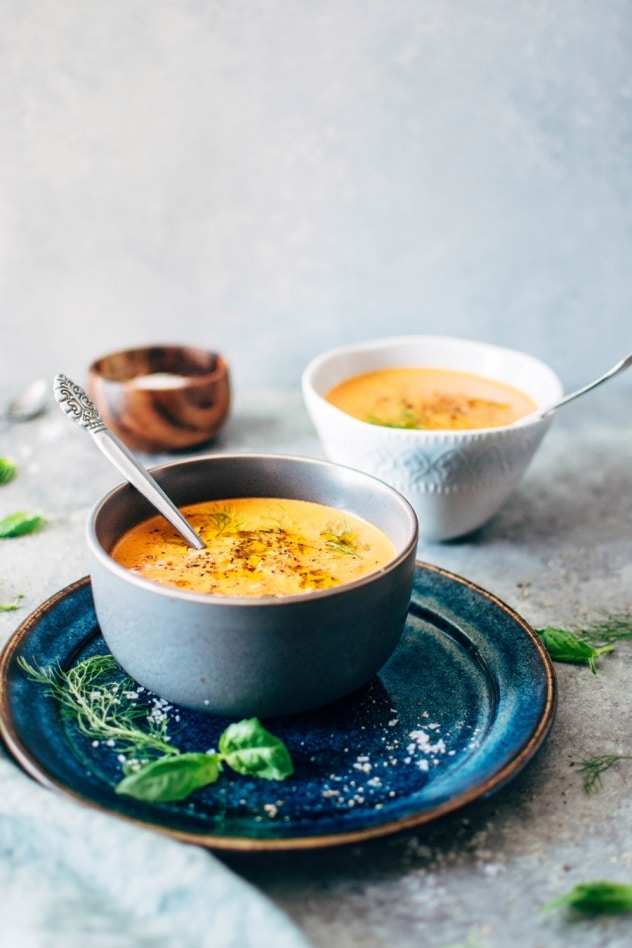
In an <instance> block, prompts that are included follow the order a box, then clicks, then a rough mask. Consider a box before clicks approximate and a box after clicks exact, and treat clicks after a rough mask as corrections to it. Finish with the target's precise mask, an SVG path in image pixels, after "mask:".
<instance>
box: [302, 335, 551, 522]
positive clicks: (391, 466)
mask: <svg viewBox="0 0 632 948" xmlns="http://www.w3.org/2000/svg"><path fill="white" fill-rule="evenodd" d="M412 365H418V366H435V367H442V368H448V369H459V370H463V371H467V372H474V373H476V374H479V375H486V376H489V377H490V378H493V379H496V380H498V381H500V382H506V383H509V384H511V385H514V386H516V387H517V388H520V389H522V390H523V391H524V392H526V393H527V394H528V395H529V396H530V397H531V398H532V399H533V400H534V401H535V403H536V405H537V406H538V407H545V406H546V405H548V404H550V403H551V402H552V401H554V400H555V399H557V398H559V397H560V396H561V394H562V384H561V382H560V379H559V378H558V376H557V375H556V374H555V372H553V370H552V369H551V368H550V367H549V366H548V365H546V364H545V363H543V362H541V361H540V360H538V359H535V358H534V357H532V356H530V355H528V354H526V353H522V352H517V351H515V350H512V349H504V348H502V347H500V346H495V345H491V344H487V343H481V342H475V341H472V340H466V339H457V338H452V337H447V336H394V337H390V338H386V339H378V340H372V341H370V342H366V343H360V344H358V345H351V346H344V347H340V348H337V349H333V350H330V351H329V352H325V353H323V354H321V355H319V356H317V357H316V358H314V359H313V360H312V361H311V362H310V363H309V364H308V365H307V367H306V368H305V370H304V372H303V378H302V390H303V397H304V400H305V405H306V407H307V410H308V412H309V415H310V417H311V419H312V421H313V423H314V426H315V428H316V430H317V432H318V435H319V437H320V440H321V442H322V445H323V449H324V451H325V453H326V455H327V457H328V458H329V459H330V460H333V461H336V462H338V463H340V464H346V465H349V466H351V467H355V468H358V469H359V470H363V471H367V472H368V473H370V474H373V475H374V476H376V477H379V478H381V479H382V480H384V481H385V482H386V483H388V484H390V485H391V486H393V487H395V488H396V489H397V490H399V491H401V493H403V494H404V495H405V496H406V497H407V498H408V500H409V501H410V502H411V504H412V505H413V507H414V508H415V511H416V513H417V516H418V518H419V531H420V538H421V539H424V540H430V541H435V540H448V539H453V538H455V537H459V536H463V535H465V534H467V533H470V532H471V531H473V530H475V529H476V528H478V527H480V526H482V525H483V524H484V523H485V522H486V521H487V520H489V519H490V517H492V516H493V515H494V514H495V513H496V512H497V511H498V510H499V508H500V507H501V506H502V505H503V504H504V503H505V501H506V500H507V499H508V497H509V496H510V494H511V493H512V492H513V490H514V489H515V488H516V486H517V485H518V483H519V481H520V479H521V478H522V476H523V474H524V472H525V470H526V469H527V467H528V465H529V464H530V462H531V459H532V458H533V455H534V454H535V452H536V450H537V448H538V446H539V444H540V442H541V440H542V438H543V437H544V435H545V433H546V431H547V429H548V427H549V425H550V422H551V418H546V419H541V418H538V417H537V416H534V417H533V418H529V419H524V420H522V421H520V422H517V423H515V424H513V425H508V426H506V427H503V428H487V429H478V430H475V431H418V430H410V429H397V428H387V427H383V426H379V425H372V424H368V423H366V422H363V421H360V420H358V419H356V418H353V417H351V416H350V415H348V414H346V413H345V412H342V411H340V410H339V409H338V408H335V407H334V406H333V405H331V404H330V403H329V402H327V401H326V399H325V395H326V394H327V392H328V391H330V389H331V388H332V387H333V386H334V385H336V384H337V383H338V382H341V381H343V379H345V378H349V377H350V376H352V375H357V374H360V373H362V372H370V371H373V370H376V369H381V368H387V367H394V366H412Z"/></svg>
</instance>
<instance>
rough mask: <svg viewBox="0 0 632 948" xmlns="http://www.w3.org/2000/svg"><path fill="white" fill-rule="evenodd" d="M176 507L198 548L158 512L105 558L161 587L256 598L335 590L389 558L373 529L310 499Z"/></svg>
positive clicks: (391, 550)
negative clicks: (194, 535) (200, 547)
mask: <svg viewBox="0 0 632 948" xmlns="http://www.w3.org/2000/svg"><path fill="white" fill-rule="evenodd" d="M181 509H182V512H183V513H184V515H185V516H186V517H187V519H188V521H189V523H190V524H191V526H192V527H193V529H194V530H195V531H196V533H198V534H199V536H200V537H201V538H202V539H203V540H204V542H205V543H206V548H205V549H203V550H193V549H191V548H190V547H189V546H188V545H187V543H186V542H185V541H184V540H183V539H182V538H181V537H180V535H179V534H178V533H176V532H175V530H174V529H173V527H171V526H170V524H169V523H167V521H166V520H164V518H163V517H161V516H159V515H157V516H155V517H152V518H150V519H149V520H145V521H144V522H143V523H139V524H137V525H136V526H135V527H132V529H131V530H129V531H128V532H127V533H126V534H125V535H124V536H123V537H122V538H121V539H120V540H119V541H118V542H117V544H116V545H115V547H114V549H113V550H112V552H111V554H110V555H111V556H112V558H113V559H114V560H116V561H117V563H120V564H121V565H122V566H125V567H126V568H127V569H130V570H132V571H133V572H135V573H138V574H139V575H140V576H142V577H144V578H145V579H149V580H153V581H155V582H157V583H163V584H164V585H167V586H176V587H178V588H179V589H188V590H192V591H193V592H202V593H211V594H215V595H221V596H240V597H241V596H249V597H255V596H290V595H296V594H299V593H306V592H309V591H310V590H313V589H325V588H327V587H329V586H338V585H340V584H341V583H347V582H351V581H352V580H355V579H358V578H359V577H361V576H364V575H366V574H368V573H371V572H373V571H374V570H377V569H379V568H380V567H382V566H384V565H385V564H386V563H388V562H389V561H390V560H392V559H393V557H394V555H395V547H394V545H393V543H392V542H391V540H390V538H389V537H388V536H387V535H386V534H385V533H384V532H383V531H382V530H380V529H378V527H376V526H374V525H373V524H371V523H369V522H368V521H366V520H363V519H362V518H360V517H356V516H355V515H353V514H349V513H344V512H343V511H341V510H338V509H336V508H334V507H328V506H325V505H324V504H318V503H313V502H311V501H305V500H284V499H280V498H276V497H241V498H236V499H231V500H219V501H217V500H216V501H205V502H203V503H198V504H191V505H189V506H185V507H182V508H181Z"/></svg>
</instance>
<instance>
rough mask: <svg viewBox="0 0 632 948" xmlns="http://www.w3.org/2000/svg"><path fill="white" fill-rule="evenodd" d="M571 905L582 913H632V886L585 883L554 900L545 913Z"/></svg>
mask: <svg viewBox="0 0 632 948" xmlns="http://www.w3.org/2000/svg"><path fill="white" fill-rule="evenodd" d="M562 905H570V906H571V907H572V908H574V909H577V910H578V911H581V912H590V913H594V914H597V913H603V912H632V886H631V885H624V884H623V883H618V882H584V883H581V884H580V885H576V886H575V888H573V889H571V890H570V892H566V893H565V894H564V895H561V896H559V898H557V899H553V900H552V901H551V902H549V903H548V904H547V905H545V906H544V909H543V911H545V912H548V911H549V910H550V909H554V908H559V907H560V906H562Z"/></svg>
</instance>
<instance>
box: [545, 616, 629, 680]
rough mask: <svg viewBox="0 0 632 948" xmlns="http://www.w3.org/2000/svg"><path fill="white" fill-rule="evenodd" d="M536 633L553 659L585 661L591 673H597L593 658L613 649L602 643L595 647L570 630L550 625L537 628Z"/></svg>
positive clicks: (558, 660) (559, 660)
mask: <svg viewBox="0 0 632 948" xmlns="http://www.w3.org/2000/svg"><path fill="white" fill-rule="evenodd" d="M538 634H539V635H540V638H541V639H542V641H543V642H544V644H545V646H546V648H547V650H548V652H549V654H550V656H551V658H552V659H553V661H556V662H579V663H581V662H587V663H588V665H589V667H590V670H591V671H592V673H593V675H594V674H596V673H597V669H596V667H595V659H597V658H599V656H600V655H604V654H605V653H606V652H613V651H614V645H603V646H602V647H601V648H596V647H595V646H593V645H590V644H589V643H588V642H582V641H581V640H580V639H579V638H578V637H577V636H576V635H574V634H573V633H572V632H569V631H567V630H566V629H556V628H553V626H550V625H549V626H547V627H546V628H545V629H541V630H539V632H538Z"/></svg>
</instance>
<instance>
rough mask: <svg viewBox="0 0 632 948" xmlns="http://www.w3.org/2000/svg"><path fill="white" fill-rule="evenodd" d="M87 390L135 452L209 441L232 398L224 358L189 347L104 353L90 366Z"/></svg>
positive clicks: (176, 448) (221, 421) (164, 449)
mask: <svg viewBox="0 0 632 948" xmlns="http://www.w3.org/2000/svg"><path fill="white" fill-rule="evenodd" d="M87 390H88V394H89V395H90V397H91V398H92V400H93V401H94V403H95V405H96V406H97V408H98V409H99V411H100V412H101V414H102V416H103V420H104V421H105V423H106V425H108V427H109V428H111V430H112V431H114V433H115V434H117V435H118V437H119V438H120V439H121V441H123V442H124V443H125V444H126V445H127V446H128V447H129V448H132V449H133V450H135V451H148V452H158V451H178V450H181V449H184V448H191V447H194V446H195V445H199V444H203V443H204V442H205V441H209V440H210V439H211V438H213V437H215V435H216V434H217V432H218V431H219V429H220V428H221V427H222V425H223V424H224V422H225V421H226V418H227V416H228V412H229V409H230V402H231V388H230V377H229V371H228V365H227V363H226V361H225V359H224V358H223V357H222V356H221V355H219V353H217V352H210V351H208V350H206V349H198V348H194V347H189V346H175V345H168V346H144V347H142V348H138V349H127V350H124V351H121V352H113V353H110V354H109V355H105V356H102V357H101V358H99V359H97V360H96V361H95V362H93V363H92V365H91V366H90V369H89V373H88V384H87Z"/></svg>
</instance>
